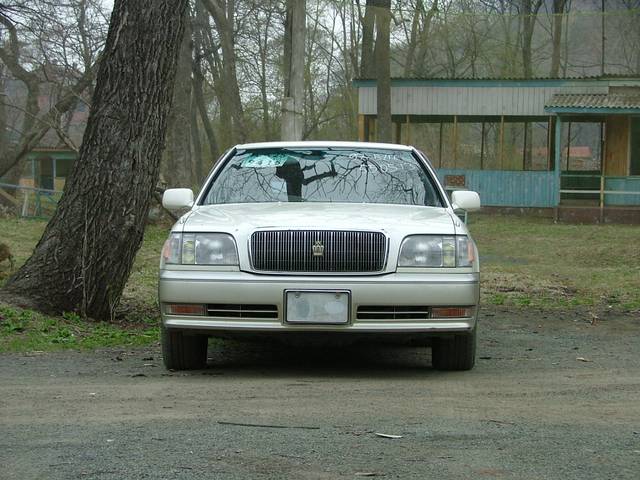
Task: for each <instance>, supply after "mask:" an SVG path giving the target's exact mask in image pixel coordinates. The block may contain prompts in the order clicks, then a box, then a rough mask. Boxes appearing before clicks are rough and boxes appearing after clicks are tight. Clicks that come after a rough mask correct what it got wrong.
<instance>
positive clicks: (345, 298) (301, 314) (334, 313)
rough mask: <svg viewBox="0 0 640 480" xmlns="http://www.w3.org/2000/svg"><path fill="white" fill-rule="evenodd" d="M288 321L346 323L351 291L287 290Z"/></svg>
mask: <svg viewBox="0 0 640 480" xmlns="http://www.w3.org/2000/svg"><path fill="white" fill-rule="evenodd" d="M286 300H287V314H286V321H287V323H313V324H333V325H335V324H344V323H348V322H349V292H347V291H335V292H309V291H307V292H304V291H287V292H286Z"/></svg>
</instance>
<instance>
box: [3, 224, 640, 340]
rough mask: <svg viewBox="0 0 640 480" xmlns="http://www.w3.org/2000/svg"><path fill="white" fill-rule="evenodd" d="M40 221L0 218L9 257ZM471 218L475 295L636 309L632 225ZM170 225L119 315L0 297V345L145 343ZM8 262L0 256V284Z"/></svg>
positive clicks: (136, 271)
mask: <svg viewBox="0 0 640 480" xmlns="http://www.w3.org/2000/svg"><path fill="white" fill-rule="evenodd" d="M45 225H46V222H45V221H42V220H25V219H0V242H4V243H7V244H8V245H9V247H10V249H11V251H12V253H13V255H14V256H15V260H16V267H18V266H19V265H21V264H22V263H23V262H24V261H25V260H26V259H27V258H28V257H29V255H30V254H31V252H32V250H33V248H34V247H35V245H36V243H37V241H38V239H39V238H40V235H41V234H42V231H43V230H44V227H45ZM469 228H470V230H471V233H472V235H473V236H474V238H475V239H476V241H477V243H478V248H479V250H480V257H481V270H482V274H481V278H482V302H483V304H485V305H486V304H493V305H507V306H514V307H536V308H542V309H555V308H565V309H571V308H584V307H588V308H593V309H601V308H609V306H611V308H614V309H616V310H623V311H624V310H627V311H629V310H631V311H636V310H640V227H638V226H625V225H566V224H554V223H553V222H552V221H551V220H548V219H536V218H525V217H515V216H498V215H491V216H489V215H484V214H475V215H471V216H470V224H469ZM168 230H169V229H168V227H166V226H165V227H160V226H149V227H148V228H147V232H146V235H145V240H144V243H143V246H142V248H141V249H140V251H139V252H138V256H137V257H136V261H135V264H134V266H133V270H132V273H131V277H130V278H129V282H128V283H127V286H126V288H125V291H124V293H123V297H122V302H121V304H122V305H121V307H120V311H119V316H118V322H117V323H115V324H106V323H95V322H89V321H84V320H82V319H80V318H79V317H78V316H77V315H76V314H74V313H66V314H65V315H63V316H61V317H49V316H46V315H42V314H39V313H34V312H31V311H28V310H21V309H18V308H13V307H10V306H6V305H0V352H2V351H28V350H52V349H53V350H55V349H60V348H89V349H92V348H99V347H109V346H122V345H144V344H149V343H151V342H155V341H157V338H158V331H157V325H158V312H157V307H156V294H157V293H156V292H157V274H158V258H159V254H160V250H161V248H162V243H163V242H164V240H165V238H166V236H167V234H168ZM9 274H10V272H9V264H8V262H2V263H0V284H2V283H4V281H5V280H6V278H7V277H8V275H9Z"/></svg>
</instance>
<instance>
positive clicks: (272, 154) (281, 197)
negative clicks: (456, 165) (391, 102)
mask: <svg viewBox="0 0 640 480" xmlns="http://www.w3.org/2000/svg"><path fill="white" fill-rule="evenodd" d="M256 202H258V203H262V202H343V203H363V202H364V203H388V204H400V205H423V206H424V205H426V206H434V207H442V202H441V200H440V196H439V195H438V193H437V190H436V188H435V185H434V182H433V180H432V178H431V176H430V174H429V172H428V171H427V170H426V169H425V168H424V166H423V165H422V164H421V163H420V162H419V160H418V159H417V158H415V157H414V155H413V154H412V153H411V152H409V151H401V150H389V149H374V148H358V149H354V148H316V147H312V148H270V149H255V150H254V149H251V150H238V151H237V152H236V153H235V155H234V156H233V157H232V158H230V159H229V160H228V161H227V162H226V163H225V165H224V167H223V168H222V170H221V171H220V172H218V174H217V175H216V177H215V178H214V179H213V181H212V182H211V184H210V186H209V188H208V191H207V194H206V195H205V198H204V201H203V202H202V204H204V205H210V204H217V203H256Z"/></svg>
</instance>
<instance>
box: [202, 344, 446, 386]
mask: <svg viewBox="0 0 640 480" xmlns="http://www.w3.org/2000/svg"><path fill="white" fill-rule="evenodd" d="M208 357H209V358H208V362H207V369H206V370H203V371H202V373H203V374H210V375H216V374H221V375H222V374H224V375H225V376H227V375H239V376H259V377H265V376H269V377H274V378H275V377H296V378H299V377H300V376H301V375H304V376H305V377H309V376H311V377H315V378H323V377H327V378H336V377H342V378H357V377H362V376H364V375H366V376H367V378H381V379H384V378H394V379H397V378H414V377H420V378H424V376H425V375H439V374H441V372H438V371H437V370H434V369H433V368H432V366H431V349H429V348H427V347H413V346H406V345H386V344H356V345H350V346H340V347H336V346H331V347H321V346H305V347H296V346H290V345H283V344H280V343H270V342H260V343H253V342H251V343H245V342H236V341H229V340H225V341H214V342H213V343H212V344H210V345H209V352H208Z"/></svg>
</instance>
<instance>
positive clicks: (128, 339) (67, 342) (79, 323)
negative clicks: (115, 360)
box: [0, 305, 158, 352]
mask: <svg viewBox="0 0 640 480" xmlns="http://www.w3.org/2000/svg"><path fill="white" fill-rule="evenodd" d="M157 340H158V327H157V322H153V323H151V324H149V325H146V326H145V325H140V324H136V325H135V326H132V327H126V326H122V325H117V324H110V323H106V322H90V321H84V320H82V319H81V318H80V317H79V316H78V315H76V314H74V313H71V314H64V315H63V316H62V317H49V316H46V315H42V314H40V313H37V312H33V311H30V310H23V309H19V308H13V307H10V306H7V305H0V352H25V351H51V350H61V349H67V348H74V349H96V348H104V347H116V346H118V347H119V346H134V345H148V344H150V343H152V342H155V341H157Z"/></svg>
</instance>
